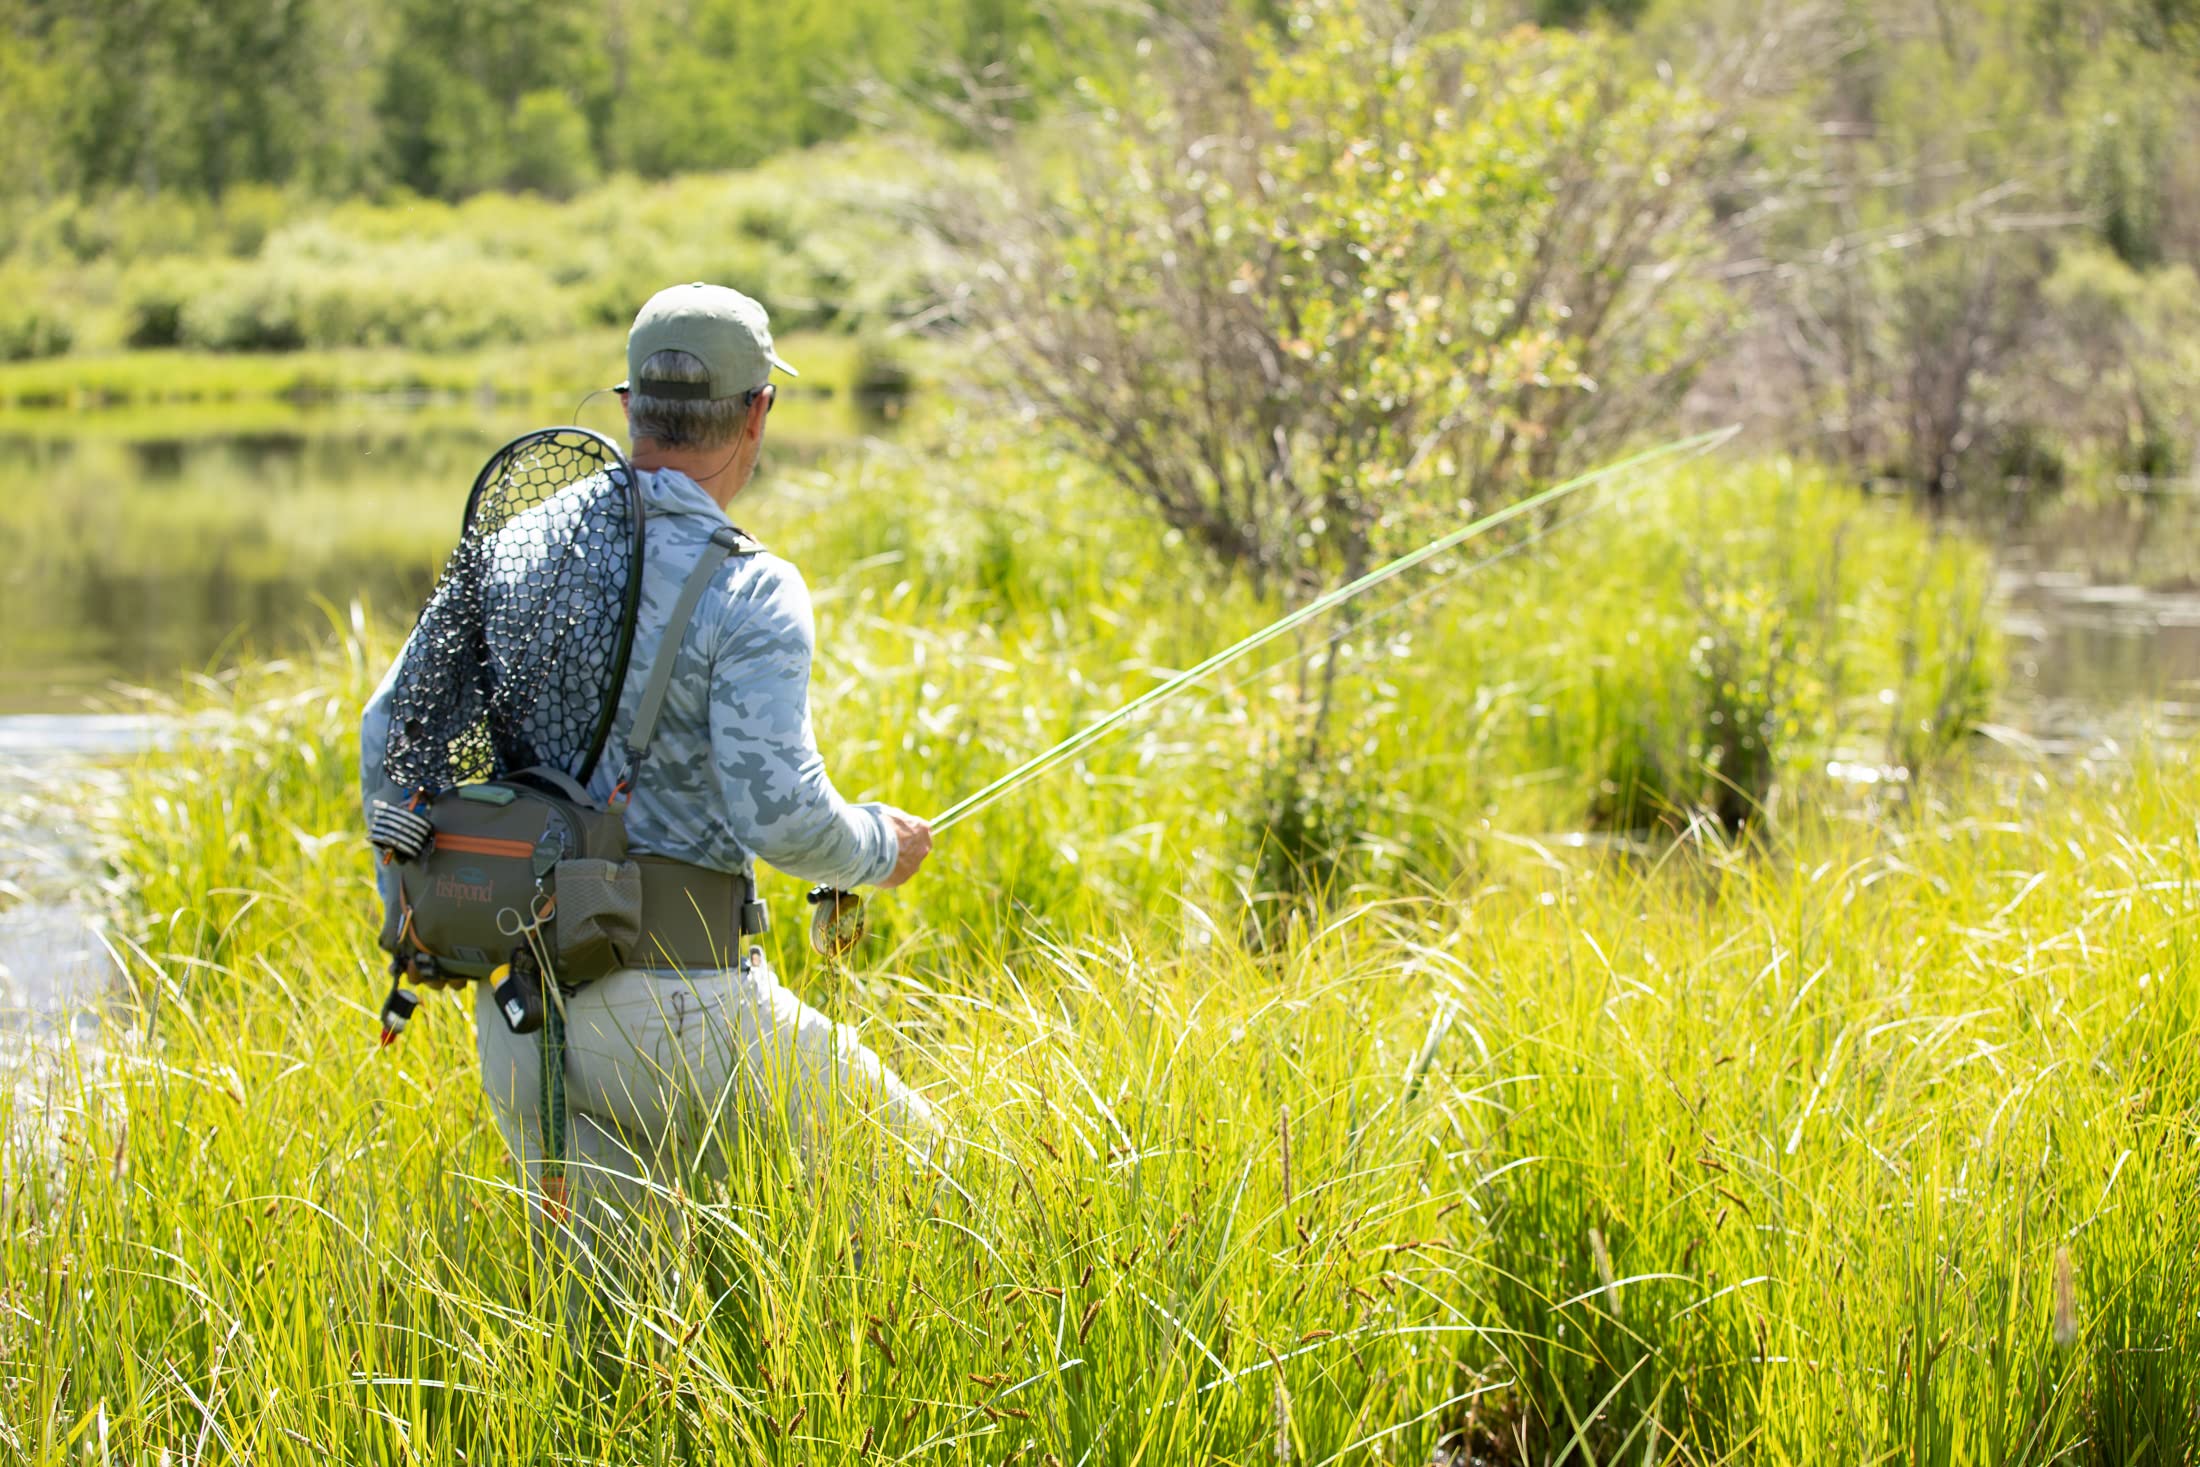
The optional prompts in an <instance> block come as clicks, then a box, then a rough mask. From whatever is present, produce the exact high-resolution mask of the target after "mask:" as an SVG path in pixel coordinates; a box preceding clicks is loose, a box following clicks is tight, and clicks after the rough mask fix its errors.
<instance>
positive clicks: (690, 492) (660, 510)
mask: <svg viewBox="0 0 2200 1467" xmlns="http://www.w3.org/2000/svg"><path fill="white" fill-rule="evenodd" d="M640 478H641V484H642V508H643V509H644V510H645V511H647V512H648V513H650V514H700V515H709V516H710V517H711V518H712V519H715V520H719V521H724V520H725V518H726V512H725V511H724V510H722V509H720V508H719V507H718V501H717V500H715V499H713V498H711V497H710V493H709V491H708V490H706V489H704V488H703V486H702V485H700V484H698V483H696V482H695V481H694V480H693V479H691V478H689V477H688V476H687V475H685V474H683V473H681V472H680V471H679V470H678V469H643V470H642V471H641V474H640Z"/></svg>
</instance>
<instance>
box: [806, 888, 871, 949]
mask: <svg viewBox="0 0 2200 1467" xmlns="http://www.w3.org/2000/svg"><path fill="white" fill-rule="evenodd" d="M809 900H810V946H811V947H812V948H814V949H816V951H817V955H818V956H819V957H821V958H831V959H835V960H838V959H840V958H844V957H846V956H847V955H848V954H849V953H850V952H852V951H853V950H854V949H855V945H856V944H857V943H859V942H861V941H863V934H864V933H865V932H866V931H867V930H868V928H867V926H866V924H865V922H864V920H863V898H862V897H859V896H857V895H856V894H855V893H854V892H852V891H835V890H833V888H831V887H829V886H813V887H811V888H810V898H809Z"/></svg>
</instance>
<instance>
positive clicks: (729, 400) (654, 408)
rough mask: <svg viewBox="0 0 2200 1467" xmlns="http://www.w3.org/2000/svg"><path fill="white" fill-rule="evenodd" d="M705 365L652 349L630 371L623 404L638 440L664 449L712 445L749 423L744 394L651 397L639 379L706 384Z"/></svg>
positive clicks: (725, 440) (681, 354)
mask: <svg viewBox="0 0 2200 1467" xmlns="http://www.w3.org/2000/svg"><path fill="white" fill-rule="evenodd" d="M709 380H710V368H708V367H706V366H704V365H703V362H702V359H701V358H700V357H696V356H693V355H691V354H689V353H687V352H684V351H673V350H670V349H668V350H665V351H658V352H651V353H650V354H649V360H647V361H645V362H643V363H642V369H641V371H639V372H637V373H635V374H634V383H633V386H632V388H631V389H630V390H629V391H628V393H627V398H626V407H627V412H628V413H629V414H630V415H631V418H632V424H633V433H634V436H635V437H636V438H637V439H640V438H652V439H655V440H656V441H657V442H659V443H662V444H663V445H664V446H665V447H667V448H717V447H720V446H722V445H724V444H728V443H731V442H733V440H734V439H735V438H737V437H739V436H740V433H741V425H742V424H744V423H746V422H747V421H748V417H749V398H748V396H747V395H746V394H743V395H740V396H736V397H651V396H649V395H648V394H647V393H645V392H643V391H642V384H643V383H644V382H708V381H709Z"/></svg>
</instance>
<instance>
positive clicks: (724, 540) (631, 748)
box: [626, 525, 764, 783]
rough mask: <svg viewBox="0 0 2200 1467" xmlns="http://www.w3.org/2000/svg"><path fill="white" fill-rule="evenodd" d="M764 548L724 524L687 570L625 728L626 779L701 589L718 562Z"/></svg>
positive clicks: (651, 727) (647, 738)
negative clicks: (693, 567) (637, 701)
mask: <svg viewBox="0 0 2200 1467" xmlns="http://www.w3.org/2000/svg"><path fill="white" fill-rule="evenodd" d="M763 548H764V547H763V545H762V544H760V543H759V542H757V541H755V540H752V539H750V538H749V537H748V536H747V535H746V534H744V533H742V532H741V531H740V530H737V529H735V528H734V527H733V526H732V525H727V526H726V527H725V528H724V529H722V530H714V531H712V532H711V537H710V543H709V544H708V545H705V546H704V547H703V553H702V555H701V556H700V557H699V558H698V559H697V560H696V562H695V569H693V570H691V571H689V572H688V578H687V584H686V585H685V586H682V587H681V588H680V599H679V600H678V601H677V602H675V603H674V604H673V608H672V619H671V620H670V621H667V622H666V623H665V630H664V635H663V636H662V637H661V638H660V639H659V640H658V642H657V655H656V657H655V658H654V659H653V660H652V661H651V662H650V665H649V682H648V683H647V684H645V685H644V686H643V688H642V701H641V705H640V706H639V707H637V708H636V709H635V710H634V726H633V727H632V728H630V729H628V730H627V734H626V753H627V770H626V777H627V780H628V782H629V783H632V781H633V779H634V776H635V773H636V772H637V771H638V770H639V769H640V768H641V764H642V758H643V756H644V755H646V754H648V753H649V746H650V744H651V742H652V741H653V740H655V738H656V737H657V720H658V719H659V718H660V717H661V716H662V715H663V714H664V711H665V694H666V693H668V692H670V691H671V690H672V665H673V664H674V663H675V662H677V661H679V660H680V639H681V638H682V637H684V636H686V635H687V628H688V623H689V622H691V621H693V620H694V619H695V608H696V607H698V606H700V605H701V604H702V602H703V593H704V592H705V591H707V590H709V589H710V583H711V580H712V579H713V578H714V577H715V576H717V574H718V569H719V567H720V566H723V565H724V564H725V563H726V562H727V561H728V560H731V559H732V558H733V557H734V556H736V555H754V554H756V553H757V552H758V551H760V550H762V549H763Z"/></svg>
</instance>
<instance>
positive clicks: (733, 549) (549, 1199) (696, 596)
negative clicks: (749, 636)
mask: <svg viewBox="0 0 2200 1467" xmlns="http://www.w3.org/2000/svg"><path fill="white" fill-rule="evenodd" d="M763 548H764V547H763V546H762V545H760V544H758V543H757V542H756V541H754V540H752V539H750V538H749V537H748V536H747V535H745V534H743V533H742V532H741V531H739V530H737V529H735V528H734V527H733V526H731V525H727V526H726V527H725V528H724V529H721V530H714V531H712V532H711V537H710V543H709V544H708V545H706V546H704V547H703V554H702V557H701V558H700V559H699V560H697V561H696V562H695V569H693V570H691V571H689V572H688V578H687V584H686V585H685V586H682V587H681V588H680V599H679V600H678V601H677V602H676V603H674V605H673V608H672V618H671V620H669V621H667V622H666V623H665V630H664V635H663V637H662V638H660V639H659V641H658V643H657V655H656V657H655V659H654V660H653V661H652V662H651V663H650V665H649V681H648V683H646V684H645V685H644V686H643V688H642V701H641V704H640V706H639V707H637V708H636V709H635V711H634V727H633V728H632V729H630V730H629V731H628V732H627V736H626V756H627V763H626V775H625V777H624V778H623V779H621V780H620V781H619V793H618V794H616V795H614V796H613V800H614V803H615V805H618V806H623V805H624V803H625V801H626V799H627V797H628V796H630V795H631V794H632V793H633V789H634V781H635V779H636V778H637V777H638V776H639V775H640V773H641V769H642V760H643V759H644V758H645V757H646V756H647V755H648V753H649V746H650V744H651V743H652V742H654V741H655V739H656V737H657V721H658V719H659V718H660V717H662V716H663V714H664V711H665V695H666V694H667V693H669V692H670V691H671V690H672V668H673V664H674V663H676V662H678V661H679V660H680V642H681V640H682V639H683V638H684V637H685V636H686V634H687V628H688V623H689V622H691V621H693V620H694V619H695V609H696V608H697V607H698V606H700V605H702V602H703V593H704V592H706V591H708V590H709V589H710V583H711V581H712V580H714V579H715V578H716V577H717V575H718V571H719V569H720V568H721V567H722V566H724V565H725V563H726V562H727V561H728V560H731V559H732V558H733V557H734V556H736V555H754V554H756V553H757V552H758V551H759V550H762V549H763ZM544 987H545V988H547V989H548V990H549V992H548V993H547V994H546V995H545V997H546V998H547V999H548V1000H549V1002H548V1003H546V1004H545V1005H544V1013H543V1019H542V1117H541V1119H542V1199H543V1205H544V1209H545V1210H546V1211H547V1212H548V1213H549V1214H550V1218H551V1220H552V1221H553V1222H559V1223H562V1222H564V1221H565V1219H566V1191H565V988H564V985H563V984H561V983H559V982H557V981H556V975H554V974H553V975H552V978H551V981H550V982H548V983H546V984H545V985H544Z"/></svg>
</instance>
